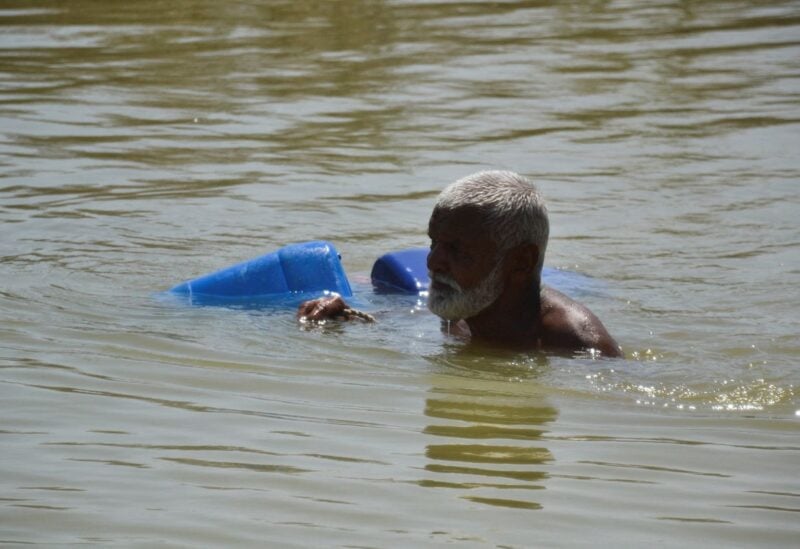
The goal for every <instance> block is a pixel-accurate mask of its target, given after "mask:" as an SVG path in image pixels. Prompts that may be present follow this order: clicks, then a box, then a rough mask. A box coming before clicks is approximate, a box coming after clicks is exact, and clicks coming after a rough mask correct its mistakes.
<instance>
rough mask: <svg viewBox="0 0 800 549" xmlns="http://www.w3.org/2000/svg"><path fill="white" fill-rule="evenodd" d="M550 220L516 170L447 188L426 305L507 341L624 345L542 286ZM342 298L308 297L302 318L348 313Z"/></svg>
mask: <svg viewBox="0 0 800 549" xmlns="http://www.w3.org/2000/svg"><path fill="white" fill-rule="evenodd" d="M548 234H549V221H548V219H547V211H546V209H545V207H544V203H543V202H542V200H541V197H540V196H539V194H538V191H537V190H536V188H535V187H534V186H533V185H532V184H531V183H530V182H529V181H528V180H527V179H525V178H523V177H521V176H519V175H517V174H514V173H512V172H480V173H478V174H474V175H472V176H470V177H467V178H464V179H462V180H459V181H457V182H455V183H453V184H452V185H450V186H449V187H448V188H446V189H445V190H444V191H443V192H442V194H441V195H440V197H439V200H438V201H437V203H436V206H435V207H434V210H433V213H432V214H431V218H430V221H429V224H428V236H429V237H430V239H431V249H430V252H429V253H428V260H427V264H428V271H429V276H430V281H431V282H430V287H429V298H428V308H429V309H430V310H431V311H432V312H433V313H435V314H436V315H438V316H440V317H441V318H443V319H445V320H448V321H451V322H455V323H456V324H455V328H456V333H458V334H461V335H465V336H468V337H469V338H470V339H471V340H475V341H481V342H485V343H489V344H494V345H498V346H502V347H507V348H514V349H531V350H553V351H561V352H579V351H595V352H598V353H600V354H602V355H603V356H607V357H619V356H622V350H621V349H620V346H619V345H618V344H617V342H616V341H614V339H613V338H612V337H611V335H610V334H609V333H608V330H606V328H605V326H603V323H602V322H601V321H600V319H598V318H597V317H596V316H595V315H594V314H593V313H592V312H591V311H590V310H589V309H588V308H586V307H585V306H583V305H581V304H580V303H578V302H576V301H574V300H572V299H571V298H569V297H567V296H566V295H564V294H562V293H561V292H558V291H556V290H554V289H552V288H547V287H543V286H542V285H541V272H542V265H543V260H544V252H545V249H546V246H547V238H548ZM345 310H347V305H346V303H345V302H344V300H342V299H341V298H340V297H331V298H323V299H320V300H314V301H310V302H305V303H303V304H302V305H301V306H300V309H299V310H298V317H299V318H301V319H307V320H322V319H326V318H336V317H339V316H342V315H343V313H344V311H345Z"/></svg>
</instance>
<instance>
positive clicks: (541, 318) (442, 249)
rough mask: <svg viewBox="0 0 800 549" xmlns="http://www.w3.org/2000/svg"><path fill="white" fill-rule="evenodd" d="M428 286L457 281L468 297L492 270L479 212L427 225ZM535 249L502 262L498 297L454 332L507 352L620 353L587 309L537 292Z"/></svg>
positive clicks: (438, 216) (440, 217)
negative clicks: (438, 279) (441, 279)
mask: <svg viewBox="0 0 800 549" xmlns="http://www.w3.org/2000/svg"><path fill="white" fill-rule="evenodd" d="M428 235H429V236H430V238H431V251H430V253H429V254H428V270H429V271H430V274H431V284H432V285H435V284H436V282H434V281H435V279H436V277H437V276H441V275H443V276H446V277H449V278H451V279H452V280H454V281H456V282H457V283H458V284H459V286H461V288H462V289H463V290H464V291H467V290H469V289H471V288H473V287H474V286H476V285H477V284H478V283H480V281H481V280H483V279H484V277H486V275H487V274H489V272H490V271H491V270H492V268H493V267H494V266H495V265H496V263H497V261H498V258H497V255H498V254H497V251H498V250H497V246H496V245H495V243H494V241H493V240H492V239H491V237H490V236H489V235H488V232H487V231H486V229H485V228H484V221H483V218H482V216H481V213H480V210H478V209H476V208H460V209H458V210H439V209H435V210H434V212H433V214H432V215H431V219H430V223H429V225H428ZM538 259H539V249H538V247H537V246H535V245H533V244H523V245H520V246H516V247H514V248H512V249H511V250H509V251H507V252H506V254H505V256H504V258H503V265H502V280H503V282H504V284H503V291H502V293H501V294H500V296H499V297H498V298H497V300H496V301H495V302H494V303H492V304H491V305H490V306H489V307H487V308H486V309H484V310H482V311H480V312H479V313H478V314H477V315H475V316H473V317H471V318H466V319H463V320H462V321H460V322H459V326H458V328H459V329H460V332H461V333H465V334H469V336H470V337H471V338H472V339H473V340H479V341H484V342H487V343H492V344H497V345H501V346H504V347H509V348H519V349H542V350H553V351H566V352H576V351H587V350H591V349H594V350H596V351H599V352H600V353H601V354H602V355H603V356H606V357H619V356H623V355H622V350H621V349H620V347H619V345H618V344H617V342H616V341H614V338H612V337H611V335H610V334H609V333H608V330H606V328H605V326H603V323H602V322H600V319H598V318H597V317H596V316H595V315H594V314H593V313H592V312H591V311H590V310H589V309H588V308H586V307H585V306H583V305H581V304H580V303H578V302H577V301H574V300H572V299H570V298H569V297H567V296H566V295H564V294H562V293H561V292H558V291H556V290H554V289H552V288H547V287H542V286H541V284H540V281H541V279H540V276H541V273H540V272H539V271H538V269H537V263H538Z"/></svg>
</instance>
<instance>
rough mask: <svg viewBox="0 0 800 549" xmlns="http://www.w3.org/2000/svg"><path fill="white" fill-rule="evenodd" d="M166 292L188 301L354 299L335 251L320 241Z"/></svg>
mask: <svg viewBox="0 0 800 549" xmlns="http://www.w3.org/2000/svg"><path fill="white" fill-rule="evenodd" d="M169 292H170V293H172V294H176V295H182V296H187V297H190V298H191V297H199V298H203V297H213V298H225V299H237V298H241V299H245V298H246V299H249V300H252V299H263V298H268V299H279V298H291V297H296V296H298V294H321V293H324V292H336V293H338V294H340V295H342V296H344V297H350V296H352V295H353V292H352V290H351V288H350V283H349V281H348V280H347V275H346V274H345V272H344V269H343V268H342V263H341V260H340V257H339V254H338V252H337V251H336V248H335V247H334V246H333V244H331V243H330V242H326V241H322V240H320V241H313V242H303V243H300V244H290V245H288V246H285V247H283V248H281V249H279V250H277V251H275V252H271V253H268V254H265V255H262V256H260V257H256V258H254V259H250V260H248V261H243V262H242V263H237V264H236V265H232V266H230V267H227V268H225V269H221V270H219V271H216V272H213V273H210V274H207V275H204V276H201V277H199V278H195V279H193V280H188V281H186V282H182V283H181V284H178V285H177V286H175V287H173V288H171V289H170V290H169ZM306 297H311V296H306ZM217 301H219V299H217Z"/></svg>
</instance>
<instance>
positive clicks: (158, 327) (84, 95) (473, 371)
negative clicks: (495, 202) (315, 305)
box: [0, 0, 800, 547]
mask: <svg viewBox="0 0 800 549" xmlns="http://www.w3.org/2000/svg"><path fill="white" fill-rule="evenodd" d="M0 27H1V32H0V223H2V237H1V238H0V277H1V279H2V284H0V365H1V366H2V367H3V370H2V374H0V396H1V397H2V402H3V422H2V425H1V426H0V439H2V447H3V451H2V457H1V458H0V464H1V467H0V471H2V475H0V486H2V496H0V541H2V542H3V543H8V544H13V543H36V544H44V545H68V544H97V545H100V546H153V545H157V546H196V545H218V546H248V545H252V546H265V545H266V546H274V547H308V546H370V547H398V546H429V545H438V544H445V543H447V544H459V545H464V546H475V547H501V546H502V547H531V546H577V545H586V544H588V543H592V544H596V543H598V542H602V543H604V544H616V545H619V546H638V545H643V544H645V543H647V544H654V543H655V544H660V545H665V546H708V545H726V546H737V545H739V546H793V545H795V544H796V540H797V539H798V535H800V527H798V512H800V481H798V480H797V466H798V464H799V463H800V424H798V421H799V420H800V415H799V414H800V396H798V388H797V387H798V384H799V383H800V374H798V371H800V370H798V362H799V361H800V346H799V345H798V343H797V335H798V333H799V332H800V318H798V315H797V310H798V306H800V296H799V294H798V291H797V288H798V286H800V230H799V229H798V223H797V218H798V217H797V211H798V207H800V199H799V198H798V193H797V188H798V183H799V182H800V159H799V158H800V157H798V154H797V150H798V144H799V143H800V61H798V60H800V7H798V4H797V3H796V2H793V1H773V0H768V1H765V2H758V3H754V2H741V1H726V0H719V1H714V2H698V1H677V0H676V1H663V2H633V1H619V2H602V1H600V2H589V1H586V2H580V1H574V2H546V1H535V2H526V1H523V2H495V3H482V2H480V3H479V2H427V1H397V2H381V1H358V0H353V1H348V2H307V1H292V2H288V1H287V2H280V1H275V2H263V3H262V2H224V3H220V2H205V1H200V0H177V1H173V2H168V3H164V2H155V1H141V2H134V3H128V4H119V5H116V4H115V5H114V7H113V8H111V7H109V5H108V3H107V2H100V1H88V0H75V1H72V2H68V3H64V2H56V1H48V0H44V1H40V2H27V1H26V2H23V1H14V0H9V1H6V2H3V3H2V5H0ZM487 168H502V169H512V170H515V171H518V172H520V173H523V174H525V175H527V176H529V177H530V178H532V179H533V180H534V181H536V182H537V184H538V185H539V186H540V188H541V190H542V192H543V193H544V195H545V197H546V199H547V201H548V205H549V209H550V214H551V227H552V229H551V232H552V237H551V242H550V245H549V248H548V256H547V264H548V265H551V266H554V267H561V268H568V269H571V270H574V271H577V272H580V273H583V274H585V275H589V276H591V277H594V279H596V280H597V281H598V286H597V287H596V288H594V289H593V290H592V291H586V292H582V294H581V295H579V296H578V297H579V298H580V299H581V300H582V301H584V302H585V303H586V304H587V305H589V306H590V307H591V308H592V309H593V310H594V311H595V312H596V313H597V314H598V316H600V317H601V318H602V319H603V321H604V322H605V324H606V325H607V326H608V327H609V329H610V331H611V332H612V334H614V336H615V337H616V338H617V339H618V340H619V341H620V342H621V343H622V345H623V347H624V348H625V351H626V353H627V355H628V358H627V359H626V360H619V361H608V360H592V359H591V358H589V357H574V358H566V357H556V356H540V355H526V354H515V353H504V352H500V351H496V350H492V349H485V348H481V347H475V346H468V345H465V344H464V343H462V342H460V341H458V340H456V339H453V338H450V337H448V336H447V335H445V334H442V333H441V332H440V330H439V324H438V322H437V320H436V319H435V317H433V316H432V315H430V314H429V313H427V312H426V311H425V309H424V307H423V306H421V304H420V303H417V302H416V301H415V300H413V299H412V300H403V299H398V300H396V301H395V302H394V303H392V302H391V300H389V301H387V300H385V299H382V298H373V297H370V291H369V286H368V284H367V283H366V278H367V275H368V272H369V269H370V267H371V265H372V262H373V261H374V260H375V258H377V257H378V256H379V255H380V254H382V253H384V252H386V251H388V250H395V249H402V248H406V247H412V246H424V245H427V241H426V238H425V228H426V223H427V218H428V215H429V213H430V209H431V207H432V205H433V202H434V200H435V197H436V194H437V193H438V192H439V191H440V190H441V188H443V187H444V186H445V185H446V184H447V183H449V182H451V181H453V180H454V179H457V178H459V177H462V176H464V175H467V174H469V173H471V172H474V171H477V170H479V169H487ZM319 238H326V239H330V240H332V241H334V242H335V243H336V245H337V247H338V249H339V251H340V252H341V254H342V256H343V261H344V265H345V267H346V269H347V271H348V273H349V274H350V276H351V278H352V279H353V280H354V281H355V282H356V284H357V285H358V286H359V288H361V290H362V291H361V293H362V295H363V296H364V299H366V300H367V301H368V302H370V301H371V303H372V305H373V306H374V307H375V308H376V309H378V310H379V311H380V312H381V314H382V321H381V322H380V323H378V324H376V325H362V324H347V325H329V326H324V327H319V328H313V329H304V328H303V327H300V326H298V324H297V323H296V322H295V320H294V317H293V315H292V313H291V311H283V310H277V311H276V310H245V309H235V308H231V309H224V308H213V307H211V308H189V307H179V306H175V305H174V304H169V303H164V302H161V301H159V300H156V299H154V298H153V295H154V293H155V292H158V291H161V290H163V289H166V288H168V287H170V286H171V285H173V284H175V283H177V282H179V281H181V280H184V279H186V278H191V277H194V276H197V275H199V274H202V273H205V272H208V271H210V270H213V269H216V268H220V267H223V266H226V265H229V264H231V263H234V262H238V261H241V260H244V259H247V258H250V257H253V256H256V255H260V254H261V253H264V252H266V251H270V250H272V249H275V248H277V247H279V246H281V245H283V244H285V243H289V242H298V241H304V240H312V239H319Z"/></svg>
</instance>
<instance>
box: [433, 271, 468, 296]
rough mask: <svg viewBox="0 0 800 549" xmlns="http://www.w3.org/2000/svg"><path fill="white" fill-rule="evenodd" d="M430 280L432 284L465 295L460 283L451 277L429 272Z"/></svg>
mask: <svg viewBox="0 0 800 549" xmlns="http://www.w3.org/2000/svg"><path fill="white" fill-rule="evenodd" d="M428 278H429V279H430V281H431V283H434V282H436V283H437V284H443V285H445V286H447V287H449V288H450V289H452V290H455V291H457V292H461V293H463V290H462V289H461V286H459V284H458V282H456V281H455V280H453V279H452V278H450V277H449V276H446V275H437V274H433V273H432V272H430V271H428Z"/></svg>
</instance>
